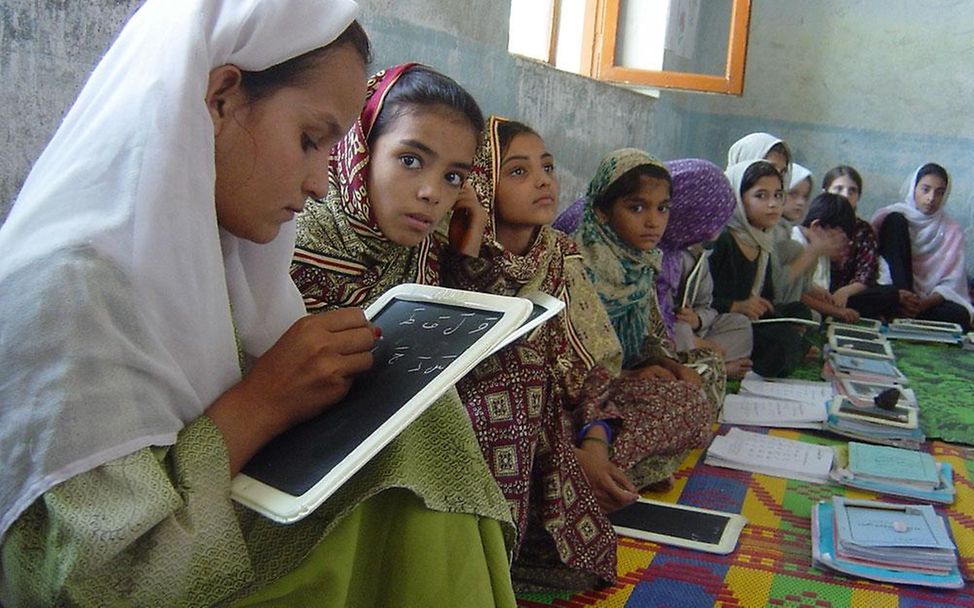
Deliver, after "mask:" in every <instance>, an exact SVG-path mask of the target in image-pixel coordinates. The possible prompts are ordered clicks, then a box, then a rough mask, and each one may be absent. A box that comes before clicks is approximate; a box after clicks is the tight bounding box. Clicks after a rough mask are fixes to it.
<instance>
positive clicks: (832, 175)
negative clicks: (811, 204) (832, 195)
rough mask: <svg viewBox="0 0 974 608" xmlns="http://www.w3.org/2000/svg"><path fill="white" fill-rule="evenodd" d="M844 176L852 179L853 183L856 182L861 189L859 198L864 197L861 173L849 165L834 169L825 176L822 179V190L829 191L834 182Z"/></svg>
mask: <svg viewBox="0 0 974 608" xmlns="http://www.w3.org/2000/svg"><path fill="white" fill-rule="evenodd" d="M843 175H847V176H849V177H850V178H852V181H854V182H856V186H858V187H859V196H862V176H861V175H859V172H858V171H856V170H855V169H854V168H852V167H850V166H849V165H839V166H838V167H832V168H831V169H829V172H828V173H826V174H825V177H823V178H822V190H828V189H829V186H831V185H832V182H834V181H835V180H837V179H839V178H840V177H842V176H843Z"/></svg>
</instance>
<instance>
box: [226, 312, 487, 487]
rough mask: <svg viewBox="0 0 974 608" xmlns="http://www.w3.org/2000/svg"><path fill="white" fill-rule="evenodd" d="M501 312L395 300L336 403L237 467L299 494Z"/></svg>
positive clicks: (377, 317) (383, 314) (381, 314)
mask: <svg viewBox="0 0 974 608" xmlns="http://www.w3.org/2000/svg"><path fill="white" fill-rule="evenodd" d="M501 316H502V313H499V312H493V311H484V310H477V309H472V308H465V307H462V306H453V305H449V304H439V303H430V302H412V301H408V300H401V299H395V300H393V301H392V302H390V303H389V304H388V305H386V306H385V308H383V309H382V310H381V311H379V314H377V315H375V316H374V317H373V318H372V323H373V324H375V325H377V326H379V327H380V328H381V329H382V338H381V339H380V340H379V341H378V342H376V346H375V348H374V349H373V351H372V354H373V358H374V363H373V367H372V369H371V370H369V371H368V372H367V373H365V374H363V375H362V376H360V377H359V378H358V379H356V381H355V384H354V385H353V386H352V390H351V391H350V392H349V394H348V395H347V396H346V397H345V399H343V400H342V401H341V402H340V403H337V404H335V405H333V406H332V407H330V408H328V409H327V410H325V411H324V412H323V413H322V414H320V415H319V416H317V417H315V418H313V419H311V420H309V421H308V422H305V423H303V424H300V425H298V426H296V427H294V428H292V429H290V430H288V431H286V432H284V433H282V434H281V435H279V436H278V437H277V438H275V439H274V440H273V441H271V442H270V443H268V444H267V445H266V446H264V448H263V449H262V450H261V451H260V452H258V453H257V454H256V455H255V456H254V457H253V458H252V459H251V460H250V462H248V463H247V465H246V466H245V467H244V469H243V472H244V473H245V474H247V475H249V476H250V477H252V478H254V479H256V480H258V481H261V482H263V483H265V484H267V485H269V486H272V487H274V488H277V489H278V490H281V491H282V492H286V493H287V494H290V495H292V496H301V495H302V494H304V493H305V492H307V491H308V490H309V489H311V488H312V487H313V486H314V485H315V484H316V483H318V482H319V481H320V480H321V479H322V478H323V477H325V475H327V474H328V473H329V472H331V470H332V469H334V468H335V467H336V466H337V465H338V464H339V463H340V462H341V461H342V460H344V459H345V458H346V457H347V456H348V455H349V454H350V453H351V452H352V451H353V450H354V449H355V448H357V447H358V446H359V445H361V444H362V442H364V441H365V440H366V439H367V438H368V437H369V436H370V435H371V434H372V433H373V432H374V431H376V430H377V429H378V428H379V427H380V426H381V425H382V424H383V423H384V422H385V421H386V420H388V419H389V418H390V417H391V416H393V415H394V414H395V413H396V412H398V411H399V409H400V408H401V407H402V406H403V405H405V404H406V403H407V402H408V401H409V400H410V399H412V398H413V397H414V396H415V395H416V394H417V393H419V392H420V391H421V390H422V389H423V388H425V387H426V386H427V385H428V384H429V383H430V382H432V381H433V380H434V379H435V378H436V377H437V376H439V375H440V373H441V372H442V371H443V370H444V369H446V367H447V366H448V365H449V364H450V363H452V362H453V361H454V360H455V359H456V358H457V356H459V355H460V354H462V353H463V352H464V351H466V350H467V349H468V348H470V347H471V346H473V344H474V343H476V341H477V340H478V339H479V338H480V337H481V336H483V334H484V333H486V332H487V331H488V330H489V329H490V328H491V327H493V326H494V324H496V323H497V321H498V320H499V319H500V318H501Z"/></svg>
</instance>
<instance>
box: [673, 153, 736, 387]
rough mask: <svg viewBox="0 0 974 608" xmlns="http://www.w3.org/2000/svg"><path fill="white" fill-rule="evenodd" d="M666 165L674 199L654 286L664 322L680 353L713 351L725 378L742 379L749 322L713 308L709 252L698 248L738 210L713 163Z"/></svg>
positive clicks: (721, 173) (730, 191)
mask: <svg viewBox="0 0 974 608" xmlns="http://www.w3.org/2000/svg"><path fill="white" fill-rule="evenodd" d="M666 164H667V168H668V169H669V171H670V175H671V176H672V179H673V194H672V196H671V197H670V211H669V221H668V223H667V224H666V231H665V232H664V233H663V238H661V239H660V242H659V248H660V250H661V251H662V252H663V261H662V267H661V270H660V273H659V278H658V280H657V283H656V284H657V290H658V291H659V294H660V301H661V303H662V310H663V319H664V321H665V322H666V323H667V326H668V328H672V336H673V341H674V342H675V344H676V349H677V350H678V351H679V352H686V351H689V350H693V349H696V348H708V349H710V350H713V351H715V352H717V353H720V354H721V355H722V356H723V358H724V361H725V362H726V363H725V366H726V370H727V377H728V378H741V377H743V376H744V374H745V373H747V371H748V370H749V369H751V359H750V355H751V346H752V344H753V337H752V335H751V321H750V319H748V318H747V317H745V316H744V315H742V314H739V313H736V312H726V313H718V312H717V311H716V310H715V309H714V308H713V289H714V281H713V277H711V276H710V265H709V264H708V262H707V259H706V256H707V255H708V254H709V252H708V251H706V250H704V249H703V247H702V246H701V245H702V243H704V242H706V241H710V240H712V239H714V238H715V237H716V236H717V235H718V234H720V231H721V230H723V228H724V226H726V225H727V220H728V219H730V216H731V214H732V213H733V212H734V207H735V205H736V201H735V199H734V192H733V190H732V189H731V187H730V184H729V183H728V182H727V177H726V176H725V175H724V172H723V171H721V170H720V168H719V167H717V165H715V164H713V163H711V162H708V161H705V160H699V159H685V160H675V161H671V162H668V163H666ZM685 297H686V302H684V301H683V300H684V298H685Z"/></svg>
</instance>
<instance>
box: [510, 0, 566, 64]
mask: <svg viewBox="0 0 974 608" xmlns="http://www.w3.org/2000/svg"><path fill="white" fill-rule="evenodd" d="M552 2H554V0H511V31H510V39H509V41H508V44H507V48H508V50H509V51H511V52H512V53H517V54H518V55H527V56H528V57H534V58H535V59H540V60H542V61H547V60H548V41H549V40H550V32H551V6H552Z"/></svg>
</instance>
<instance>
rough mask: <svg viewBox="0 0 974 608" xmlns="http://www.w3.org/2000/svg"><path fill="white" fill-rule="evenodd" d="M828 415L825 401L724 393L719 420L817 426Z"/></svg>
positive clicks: (806, 426) (798, 426) (752, 423)
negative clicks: (790, 399) (817, 401)
mask: <svg viewBox="0 0 974 608" xmlns="http://www.w3.org/2000/svg"><path fill="white" fill-rule="evenodd" d="M827 418H828V411H827V410H826V408H825V405H824V403H812V402H806V401H788V400H784V399H771V398H768V397H758V396H755V395H751V394H744V395H727V396H726V397H725V398H724V407H723V408H722V409H721V412H720V420H721V422H724V423H728V424H750V425H755V426H783V427H789V428H820V426H821V424H820V423H822V422H825V420H826V419H827Z"/></svg>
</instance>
